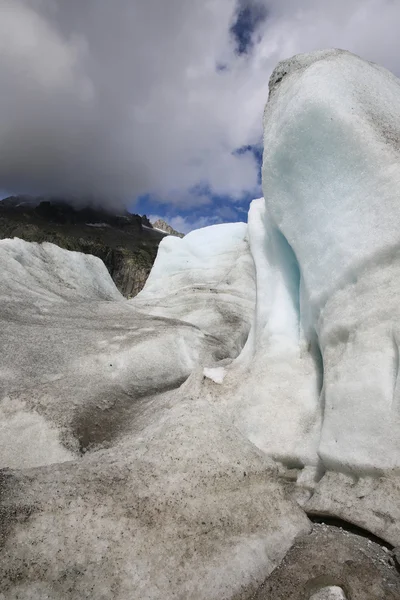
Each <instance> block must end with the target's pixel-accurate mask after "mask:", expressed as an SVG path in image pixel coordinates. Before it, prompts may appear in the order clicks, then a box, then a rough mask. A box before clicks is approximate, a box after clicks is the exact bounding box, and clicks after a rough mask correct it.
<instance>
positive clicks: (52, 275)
mask: <svg viewBox="0 0 400 600" xmlns="http://www.w3.org/2000/svg"><path fill="white" fill-rule="evenodd" d="M399 128H400V84H399V81H398V80H397V79H396V78H395V77H394V76H392V75H391V74H390V73H388V72H387V71H385V70H384V69H382V68H381V67H378V66H376V65H373V64H370V63H366V62H365V61H362V60H361V59H359V58H358V57H356V56H354V55H352V54H350V53H348V52H344V51H338V50H327V51H320V52H316V53H313V54H309V55H300V56H296V57H294V58H293V59H290V60H287V61H284V62H283V63H280V64H279V65H278V67H277V69H276V70H275V72H274V73H273V75H272V77H271V81H270V98H269V102H268V104H267V106H266V110H265V115H264V158H263V193H264V198H260V199H258V200H254V201H253V202H252V204H251V207H250V211H249V217H248V223H247V224H244V223H233V224H225V225H218V226H212V227H207V228H204V229H201V230H198V231H194V232H191V233H190V234H188V235H187V236H186V237H184V238H182V239H180V238H174V237H166V238H164V240H163V241H162V242H161V244H160V248H159V252H158V256H157V259H156V262H155V264H154V267H153V270H152V272H151V275H150V277H149V279H148V281H147V283H146V285H145V287H144V289H143V290H142V292H141V293H140V294H139V295H138V296H137V297H135V298H134V299H132V300H125V299H124V298H122V296H121V295H120V294H119V292H118V291H117V290H116V288H115V286H114V284H113V282H112V280H111V278H110V277H109V275H108V273H107V271H106V269H105V267H104V265H103V264H102V263H101V261H99V260H98V259H95V258H94V257H89V256H83V255H81V254H79V253H71V252H67V251H65V250H61V249H59V248H57V247H56V246H53V245H52V244H42V245H38V244H28V243H25V242H22V241H21V240H18V239H14V240H2V241H0V264H1V266H2V274H3V277H2V278H1V279H0V321H1V323H0V341H1V348H2V362H1V365H0V386H1V387H0V391H1V396H0V419H1V421H0V435H1V436H2V437H1V439H0V467H1V468H2V469H3V470H2V471H0V486H1V489H0V491H1V493H2V496H1V499H0V522H1V515H6V518H5V520H4V519H3V521H4V522H5V523H6V529H4V531H5V533H2V535H3V537H4V545H3V549H2V554H1V557H2V560H1V561H0V581H2V582H5V584H4V585H5V586H6V587H5V588H4V589H5V590H6V592H5V594H6V595H5V596H4V597H5V598H6V599H7V600H8V599H10V600H11V598H14V597H20V598H44V597H46V596H48V597H51V598H55V599H57V598H60V599H61V598H70V599H71V600H75V599H78V598H79V599H80V598H82V597H87V596H93V597H98V598H102V597H104V598H109V597H114V598H120V599H121V600H122V599H124V600H125V599H127V598H134V597H135V598H141V599H142V598H143V600H146V599H151V600H155V599H158V598H160V599H161V598H196V599H197V598H198V599H199V600H202V599H204V600H207V599H217V598H218V599H219V598H221V599H226V600H228V599H233V598H243V599H244V598H248V597H252V594H253V593H255V592H256V591H257V588H258V587H259V586H260V584H261V583H262V581H263V580H264V579H265V578H266V577H268V576H269V575H270V573H271V571H272V570H273V569H274V568H275V567H277V565H278V564H279V563H280V562H281V560H282V558H283V556H284V555H285V554H286V553H287V551H288V550H289V549H290V548H291V547H292V546H293V544H294V542H295V540H296V537H297V536H305V537H303V538H301V539H302V540H303V542H301V543H300V545H299V546H294V547H293V548H292V551H291V552H292V553H293V556H294V559H296V556H297V554H296V553H297V552H298V553H299V556H301V555H302V552H303V551H304V552H305V555H307V556H308V554H307V553H308V552H309V551H310V552H311V554H310V556H312V558H313V560H315V561H316V562H315V564H316V565H317V563H318V565H320V562H321V561H322V562H323V557H324V556H325V555H324V543H325V542H324V541H323V540H324V539H325V538H326V539H328V538H329V539H332V543H337V544H338V546H337V548H338V554H339V555H340V556H342V558H343V561H344V560H345V558H346V557H347V558H346V560H350V559H351V560H352V561H353V560H354V553H356V551H357V547H356V546H354V547H353V545H352V544H353V541H354V540H353V541H352V540H351V539H350V538H346V540H344V538H343V540H342V541H341V542H340V541H338V540H337V541H336V542H335V539H336V537H337V534H336V533H334V532H332V531H331V532H330V533H329V535H328V534H327V535H325V533H324V531H322V532H321V531H320V532H319V534H318V535H315V540H317V538H318V539H319V538H321V539H320V541H319V542H318V544H320V546H317V547H318V548H320V549H321V552H318V553H315V552H314V554H312V543H311V542H312V540H311V541H310V539H311V536H308V537H307V534H308V533H309V532H310V530H311V524H310V521H309V520H308V519H307V517H306V513H307V514H308V515H313V516H315V517H316V518H324V517H334V518H339V519H342V520H343V521H347V522H351V523H353V524H355V525H359V526H361V527H363V528H365V529H366V530H368V531H370V532H372V533H374V534H375V535H377V536H380V537H381V538H382V539H383V540H386V542H387V543H388V544H392V545H393V546H396V545H397V546H398V545H400V472H399V470H400V390H399V386H398V371H399V362H400V359H399V343H400V329H399V322H400V318H399V317H400V315H399V310H400V309H399V306H400V305H399V303H398V300H397V292H398V290H399V282H400V254H399V251H398V248H399V242H400V239H398V237H399V234H398V232H397V230H398V224H399V222H400V220H399V217H400V214H399V212H400V203H399V200H398V198H399V192H398V190H399V189H400V160H399V159H400V157H399V154H400V143H399V142H400V131H399ZM16 437H18V440H16V441H15V442H14V441H13V440H15V438H16ZM299 505H300V506H301V507H303V508H300V506H299ZM3 527H4V526H3ZM1 531H3V530H1ZM314 533H315V531H314ZM313 535H314V534H313ZM329 536H330V537H329ZM339 537H340V536H339ZM313 539H314V538H313ZM307 540H308V541H307ZM342 542H343V543H342ZM315 543H317V541H316V542H315ZM350 546H351V552H350V550H349V548H350ZM299 548H301V550H299ZM339 550H340V551H339ZM348 552H349V554H348ZM317 554H318V556H317ZM334 554H335V552H333V551H332V552H331V554H329V552H328V551H327V554H326V557H328V558H327V560H328V559H329V561H330V562H332V560H334ZM320 555H321V556H320ZM293 556H292V558H291V559H290V560H294V559H293ZM349 556H350V558H349ZM321 557H322V558H321ZM318 561H320V562H318ZM343 561H342V562H343ZM32 564H36V565H37V567H36V568H35V569H30V568H29V565H32ZM25 565H28V568H26V567H25ZM327 566H329V565H324V568H325V567H327ZM285 568H286V567H285V563H282V564H281V565H280V567H279V569H277V570H276V571H275V575H276V577H278V578H280V577H281V573H282V572H283V573H285ZM318 568H320V566H319V567H318ZM340 568H341V567H340ZM340 568H339V567H338V568H337V569H336V571H335V572H340ZM371 568H372V567H371ZM334 570H335V569H334ZM311 571H312V569H311V567H310V573H311ZM287 573H288V581H291V579H290V577H291V576H292V575H293V573H292V575H291V576H290V577H289V571H288V572H287ZM304 573H305V574H304V578H308V577H311V575H310V573H308V571H307V573H306V572H304ZM293 576H294V575H293ZM375 576H376V577H378V576H379V577H380V575H379V573H378V574H376V573H375V574H373V573H372V571H371V577H372V578H373V577H375ZM328 579H329V578H328ZM350 579H351V578H350ZM271 581H273V578H271ZM322 583H323V585H322V586H319V587H318V590H319V591H318V590H317V588H315V589H314V588H312V589H313V591H314V592H315V593H317V592H318V594H319V595H321V594H325V595H327V594H328V595H330V596H332V594H333V595H335V597H339V596H340V594H341V593H342V592H341V590H340V588H341V586H340V582H339V581H332V582H329V581H327V580H325V579H323V581H322ZM351 585H353V583H351ZM354 585H355V584H354ZM370 587H371V586H367V584H365V585H364V588H365V589H369V588H370ZM267 588H268V585H267V586H266V587H265V589H267ZM323 588H325V589H323ZM293 589H295V588H292V591H293ZM307 589H308V590H311V588H307ZM343 589H346V593H347V587H345V586H344V588H343ZM371 589H372V587H371ZM376 589H378V588H376ZM379 589H381V588H379ZM382 589H383V588H382ZM260 590H261V588H260ZM282 590H283V591H282V592H281V596H280V597H282V598H283V597H285V598H286V597H289V595H288V593H287V590H286V592H285V589H284V588H282ZM1 591H2V590H1ZM291 593H292V592H291ZM310 593H311V592H310ZM357 593H358V592H357ZM374 593H375V592H373V591H371V600H372V599H375V598H377V596H376V595H373V594H374ZM382 593H383V592H382ZM385 593H386V592H385ZM3 594H4V593H3ZM7 594H8V595H7ZM262 594H263V592H262V590H261V591H260V595H257V597H260V598H264V596H263V595H262ZM349 594H350V595H354V589H353V588H349ZM393 594H394V595H393V596H390V595H388V594H386V596H385V597H388V598H389V597H393V598H395V597H396V595H395V594H396V591H394V592H393ZM342 595H343V594H342ZM290 597H294V596H290ZM354 597H357V596H356V595H354ZM381 597H384V596H383V595H382V594H381ZM0 598H1V593H0ZM368 600H369V599H368Z"/></svg>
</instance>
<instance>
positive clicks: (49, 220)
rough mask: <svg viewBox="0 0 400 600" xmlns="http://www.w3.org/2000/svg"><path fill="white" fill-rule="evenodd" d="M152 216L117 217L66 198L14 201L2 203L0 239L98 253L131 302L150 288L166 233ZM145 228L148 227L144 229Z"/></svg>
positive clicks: (125, 213)
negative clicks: (153, 222)
mask: <svg viewBox="0 0 400 600" xmlns="http://www.w3.org/2000/svg"><path fill="white" fill-rule="evenodd" d="M147 222H148V223H150V222H149V220H148V218H147V217H146V215H144V217H141V216H140V215H136V214H131V213H128V212H126V211H120V214H112V213H110V212H107V211H106V210H105V209H104V208H101V207H96V206H94V205H89V206H78V205H77V204H74V203H71V204H69V203H68V201H66V200H65V199H59V198H51V199H45V198H34V197H30V196H12V197H10V198H6V199H5V200H3V201H2V202H0V239H4V238H13V237H18V238H21V239H23V240H25V241H27V242H38V243H42V242H51V243H53V244H57V245H58V246H60V247H61V248H65V249H66V250H74V251H77V252H83V253H84V254H93V255H94V256H97V257H98V258H101V260H102V261H103V262H104V264H105V265H106V267H107V269H108V271H109V273H110V275H111V277H112V278H113V280H114V282H115V285H116V286H117V288H118V289H119V290H120V292H121V293H122V294H123V295H124V296H126V297H128V298H131V297H133V296H136V294H138V293H139V292H140V290H141V289H142V288H143V286H144V284H145V283H146V280H147V277H148V275H149V273H150V271H151V267H152V266H153V263H154V260H155V257H156V255H157V249H158V244H159V243H160V241H161V240H162V239H163V237H164V234H163V233H162V232H160V231H156V230H153V229H152V227H151V224H150V225H147ZM143 224H144V225H146V227H147V229H146V228H143Z"/></svg>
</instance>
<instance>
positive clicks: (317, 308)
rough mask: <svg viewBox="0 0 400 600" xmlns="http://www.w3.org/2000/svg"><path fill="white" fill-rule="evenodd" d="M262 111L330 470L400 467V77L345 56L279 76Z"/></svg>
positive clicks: (306, 61)
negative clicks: (310, 331) (314, 362)
mask: <svg viewBox="0 0 400 600" xmlns="http://www.w3.org/2000/svg"><path fill="white" fill-rule="evenodd" d="M270 90H271V91H270V99H269V102H268V104H267V106H266V110H265V116H264V132H265V133H264V163H263V189H264V194H265V199H266V204H267V208H268V212H269V215H270V217H271V219H272V220H273V222H274V223H275V225H276V226H277V227H278V228H279V230H280V231H281V232H282V234H283V235H284V236H285V238H286V239H287V240H288V242H289V244H290V246H291V247H292V248H293V251H294V253H295V255H296V257H297V260H298V263H299V266H300V271H301V277H302V281H303V283H304V296H305V300H306V302H308V304H309V307H310V311H311V321H312V324H313V326H314V327H315V329H316V331H317V333H318V338H319V342H320V346H321V351H322V354H323V361H324V390H325V412H324V421H323V428H322V437H321V444H320V447H319V454H320V456H321V457H322V459H323V461H324V464H325V466H326V467H327V468H332V469H339V470H345V471H347V472H354V471H355V472H358V473H372V472H379V471H382V470H390V469H398V468H399V467H400V436H399V431H400V419H399V414H400V413H399V391H398V386H397V374H398V340H399V331H398V323H399V316H400V315H399V310H400V309H399V304H398V300H397V293H398V289H399V281H400V279H399V275H400V270H399V269H400V262H399V258H398V257H399V228H398V225H399V222H400V202H399V189H400V143H399V142H400V84H399V81H398V80H397V79H396V78H395V77H394V76H393V75H392V74H391V73H389V72H388V71H386V70H385V69H383V68H381V67H378V66H376V65H373V64H370V63H367V62H365V61H363V60H361V59H360V58H358V57H356V56H354V55H352V54H350V53H348V52H342V51H336V50H329V51H324V52H319V53H314V54H311V55H300V56H298V57H294V58H293V59H291V60H289V61H286V62H284V63H281V64H280V65H279V66H278V68H277V69H276V71H275V73H274V75H273V76H272V78H271V83H270Z"/></svg>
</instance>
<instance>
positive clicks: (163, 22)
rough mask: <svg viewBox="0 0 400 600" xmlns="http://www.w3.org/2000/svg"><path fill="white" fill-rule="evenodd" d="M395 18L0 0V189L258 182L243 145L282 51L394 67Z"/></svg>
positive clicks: (269, 4) (233, 190) (291, 1)
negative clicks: (327, 53)
mask: <svg viewBox="0 0 400 600" xmlns="http://www.w3.org/2000/svg"><path fill="white" fill-rule="evenodd" d="M399 22H400V4H399V3H398V2H395V1H392V0H346V1H345V0H337V2H331V1H328V0H302V1H299V0H240V1H236V0H191V1H190V2H188V1H187V0H168V2H166V1H165V0H146V1H145V2H144V1H142V0H115V2H110V1H109V0H86V1H85V2H82V0H68V2H66V1H64V0H0V53H1V61H0V82H1V90H2V93H1V95H0V189H4V190H8V191H10V192H26V193H39V194H57V195H58V194H62V195H72V196H77V197H82V198H91V197H95V198H98V199H101V200H102V201H103V202H104V203H109V204H112V203H114V202H118V201H120V200H124V201H127V202H131V201H132V200H134V198H136V197H138V196H140V195H143V194H147V195H149V196H150V197H152V198H155V199H157V200H158V201H160V202H161V203H164V205H165V204H168V205H171V206H173V205H175V206H185V207H187V206H203V207H204V210H205V211H206V210H210V209H211V208H212V207H211V206H210V202H212V198H213V196H215V195H218V196H229V197H230V198H231V200H232V202H233V203H235V202H238V201H239V200H240V198H242V197H243V196H245V195H249V194H252V193H254V194H255V195H257V194H258V188H257V186H258V183H259V182H258V174H259V167H258V163H257V159H256V157H255V156H254V154H253V153H251V152H237V149H238V148H244V147H247V146H254V145H256V144H258V143H259V141H260V138H261V133H262V131H261V118H262V111H263V107H264V105H265V102H266V100H267V95H268V79H269V76H270V73H271V71H272V69H273V68H274V66H275V65H276V63H277V61H278V60H280V59H283V58H286V57H287V56H290V55H292V54H295V53H298V52H305V51H310V50H314V49H316V48H322V47H331V46H334V47H341V48H346V49H349V50H351V51H353V52H356V53H359V54H361V55H362V56H364V57H365V58H367V59H369V60H375V61H377V62H379V63H381V64H383V65H384V66H386V67H388V68H390V69H391V70H393V71H394V72H395V73H396V74H400V59H399V56H400V52H399V51H400V38H399V36H398V23H399ZM199 190H203V191H199ZM204 190H206V193H204ZM211 212H212V211H211Z"/></svg>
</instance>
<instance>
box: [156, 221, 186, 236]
mask: <svg viewBox="0 0 400 600" xmlns="http://www.w3.org/2000/svg"><path fill="white" fill-rule="evenodd" d="M153 227H154V228H155V229H159V230H161V231H165V233H169V235H175V236H176V237H180V238H183V237H185V234H184V233H179V231H176V229H174V228H173V227H171V225H168V223H166V222H165V221H164V220H163V219H157V221H156V222H155V223H153Z"/></svg>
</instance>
